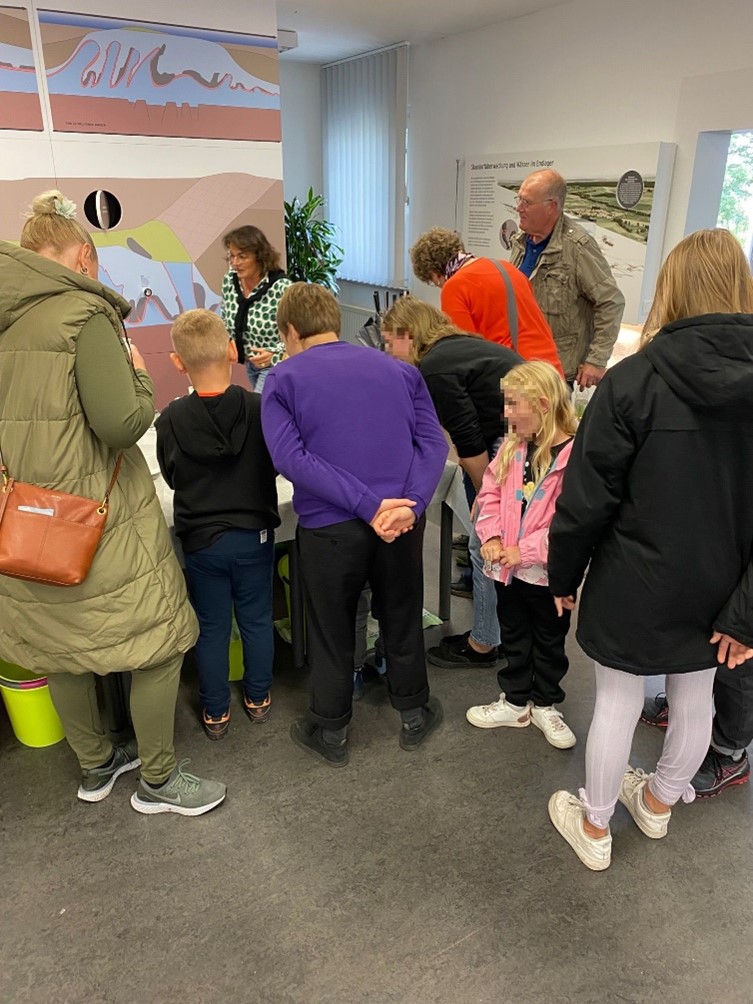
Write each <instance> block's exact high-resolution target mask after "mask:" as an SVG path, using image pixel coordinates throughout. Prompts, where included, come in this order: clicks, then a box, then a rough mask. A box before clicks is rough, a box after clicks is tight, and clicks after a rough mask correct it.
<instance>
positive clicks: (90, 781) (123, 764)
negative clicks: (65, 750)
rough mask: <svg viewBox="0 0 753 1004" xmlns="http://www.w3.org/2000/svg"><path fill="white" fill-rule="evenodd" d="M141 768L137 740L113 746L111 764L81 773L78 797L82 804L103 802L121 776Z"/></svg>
mask: <svg viewBox="0 0 753 1004" xmlns="http://www.w3.org/2000/svg"><path fill="white" fill-rule="evenodd" d="M140 766H141V760H139V754H138V749H137V747H136V740H135V739H129V740H128V742H127V743H126V744H125V745H124V746H113V749H112V756H111V757H110V762H109V763H108V764H106V765H105V766H104V767H92V768H91V769H89V770H84V771H82V772H81V784H80V785H79V788H78V797H79V799H80V800H81V801H82V802H101V801H102V799H103V798H107V796H108V795H109V794H110V792H111V791H112V786H113V785H114V784H115V782H116V781H117V779H118V778H119V777H120V775H121V774H125V773H126V771H129V770H136V768H137V767H140Z"/></svg>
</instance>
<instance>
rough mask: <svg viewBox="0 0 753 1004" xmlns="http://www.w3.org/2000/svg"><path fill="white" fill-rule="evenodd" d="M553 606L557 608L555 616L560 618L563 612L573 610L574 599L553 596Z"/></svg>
mask: <svg viewBox="0 0 753 1004" xmlns="http://www.w3.org/2000/svg"><path fill="white" fill-rule="evenodd" d="M554 605H555V607H556V608H557V616H558V617H561V616H562V614H563V612H564V611H565V610H575V597H574V596H555V597H554Z"/></svg>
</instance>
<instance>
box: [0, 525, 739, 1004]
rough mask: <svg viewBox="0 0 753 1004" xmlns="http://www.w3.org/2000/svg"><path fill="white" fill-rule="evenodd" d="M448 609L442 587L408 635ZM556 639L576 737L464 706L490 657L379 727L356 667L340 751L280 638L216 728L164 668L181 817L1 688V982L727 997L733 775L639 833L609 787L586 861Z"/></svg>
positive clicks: (648, 761)
mask: <svg viewBox="0 0 753 1004" xmlns="http://www.w3.org/2000/svg"><path fill="white" fill-rule="evenodd" d="M431 533H432V534H435V531H434V530H433V529H432V530H431ZM433 566H434V562H433V561H432V560H430V561H429V573H428V575H427V580H428V584H427V603H428V605H430V606H431V605H432V604H434V603H435V602H436V596H435V590H434V588H433V585H432V582H433V579H434V574H433ZM469 618H470V604H469V603H468V601H466V600H460V599H457V600H454V601H453V622H452V623H451V624H450V625H448V626H446V627H444V628H436V629H431V631H429V632H427V641H428V642H429V643H431V642H432V641H433V640H434V638H437V637H439V636H440V635H441V634H442V633H445V632H446V631H448V630H450V629H452V630H462V629H464V628H466V627H467V626H469V623H470V620H469ZM571 655H572V668H571V671H570V674H569V676H568V679H567V681H566V685H567V690H568V699H567V702H566V703H565V705H564V706H563V710H564V711H565V713H566V716H567V719H568V721H569V723H570V724H571V725H572V727H573V728H574V730H575V732H576V733H577V735H578V739H579V743H578V745H577V746H576V747H575V749H573V750H570V751H558V750H555V749H552V748H551V747H549V746H548V745H547V744H546V742H545V740H544V738H543V736H542V735H541V734H540V733H539V732H538V731H537V730H536V729H533V728H529V729H526V730H521V731H506V730H493V731H488V732H483V731H480V730H478V729H474V728H473V727H472V726H470V725H468V724H467V722H466V721H465V717H464V713H465V709H466V707H468V706H469V705H470V704H473V703H479V702H486V701H488V700H492V699H494V698H495V697H496V691H495V679H494V674H493V672H492V671H489V670H478V669H477V670H463V671H457V670H443V669H432V670H431V677H430V678H431V684H432V688H433V691H434V692H435V693H436V694H437V695H438V696H439V697H440V698H441V700H442V701H443V703H444V706H445V711H446V721H445V724H444V725H443V727H442V729H441V731H440V732H438V733H437V734H436V736H435V737H434V738H432V739H431V741H429V742H427V744H426V746H425V748H422V749H421V750H419V751H418V752H416V753H414V754H407V753H404V752H403V751H401V750H400V749H399V748H398V745H397V738H396V737H397V729H398V717H397V714H396V713H395V712H393V711H392V710H391V708H390V707H389V705H388V704H387V702H386V700H385V696H384V692H383V690H382V689H381V687H380V685H379V684H378V683H374V684H373V685H372V686H371V687H370V688H369V689H367V693H366V697H365V699H364V700H363V701H362V702H361V703H360V704H359V705H357V706H356V709H355V716H354V723H353V726H352V731H351V764H350V766H349V767H348V768H347V769H346V770H342V771H334V770H332V769H328V768H327V767H325V766H323V765H321V764H320V763H319V762H317V761H315V760H314V759H313V758H310V757H309V756H307V755H306V754H305V753H303V752H301V751H299V750H298V749H297V748H296V747H294V746H293V745H292V743H291V741H290V739H289V737H288V728H289V725H290V723H291V721H292V720H293V718H294V717H295V716H296V715H298V714H300V713H302V712H303V710H304V709H305V706H306V697H305V679H303V678H301V677H300V676H298V675H297V674H295V673H294V672H293V671H292V669H290V667H289V656H288V653H287V650H286V649H285V648H284V646H282V647H281V652H280V658H279V663H280V666H279V674H278V680H277V683H276V686H275V690H274V711H273V717H272V719H271V720H270V722H269V723H268V724H267V725H265V726H261V727H259V726H252V725H251V723H250V722H248V721H247V720H246V718H245V716H243V714H242V713H241V711H240V707H239V701H240V698H239V696H238V695H237V694H236V695H235V702H236V703H235V705H234V708H235V712H236V714H235V717H234V719H233V722H232V724H231V734H230V736H229V737H228V739H227V740H226V741H225V742H222V743H217V744H210V743H209V742H208V741H207V740H206V739H205V738H204V737H203V735H202V732H201V729H200V727H199V725H198V723H197V720H196V716H195V706H196V700H195V696H194V689H195V688H194V685H193V681H192V680H191V678H190V674H188V675H187V678H186V679H185V681H184V683H183V686H182V689H181V694H180V697H179V705H178V717H177V742H178V746H179V752H180V753H181V754H182V755H184V756H188V757H191V767H190V769H195V770H196V772H197V773H204V774H205V775H211V776H215V777H217V778H219V779H221V780H224V781H226V782H227V784H228V785H229V795H228V799H227V801H226V803H225V805H223V806H222V807H221V808H220V809H218V810H217V811H216V812H214V813H211V814H209V815H207V816H205V817H201V818H199V819H195V820H192V819H184V818H181V817H176V816H171V815H165V816H155V817H145V816H140V815H138V814H137V813H135V812H134V811H133V810H132V809H131V808H130V806H129V804H128V798H129V796H130V793H131V791H132V788H133V781H132V775H131V776H129V775H126V777H125V778H122V779H121V780H120V781H119V782H118V784H117V785H116V787H115V789H114V791H113V793H112V794H111V795H110V797H109V798H108V799H107V800H106V801H104V802H102V803H101V804H99V805H83V804H81V803H79V802H77V801H76V798H75V789H76V784H77V776H78V775H77V769H76V764H75V761H74V758H73V756H72V754H71V753H70V752H69V750H68V749H67V747H66V746H65V744H64V743H61V744H59V745H58V746H55V747H52V748H50V749H46V750H30V749H26V748H24V747H22V746H20V745H19V744H18V743H16V742H15V740H14V738H13V736H12V734H11V732H10V728H9V725H8V721H7V718H6V717H5V715H4V713H3V712H0V757H1V758H2V761H1V762H2V770H1V771H0V806H2V808H0V814H1V815H0V819H1V823H0V876H1V877H0V893H1V895H2V915H1V916H2V919H1V920H0V1001H2V1002H3V1004H5V1002H8V1004H10V1002H12V1004H20V1002H31V1004H47V1002H49V1004H53V1002H54V1004H79V1002H80V1004H99V1002H108V1004H142V1002H143V1004H152V1002H154V1004H172V1002H183V1004H194V1002H196V1004H198V1002H205V1001H206V1002H210V1001H211V1002H220V1004H224V1002H260V1004H268V1002H269V1004H288V1002H291V1004H303V1002H305V1004H320V1002H321V1004H325V1002H326V1004H361V1002H375V1004H381V1002H391V1001H399V1002H406V1004H433V1002H442V1004H444V1002H448V1004H450V1002H452V1004H458V1002H459V1004H466V1002H468V1004H471V1002H479V1004H486V1002H490V1004H491V1002H515V1004H539V1002H541V1004H545V1002H546V1004H570V1002H572V1004H576V1002H578V1004H603V1002H619V1004H625V1002H635V1004H638V1002H640V1004H643V1002H653V1001H657V1002H659V1001H662V1002H668V1004H673V1002H678V1004H680V1002H681V1004H717V1002H718V1004H751V1001H753V980H752V979H751V976H752V975H753V966H752V965H751V961H750V948H749V946H748V936H749V928H750V922H751V920H752V919H753V906H752V904H753V879H752V878H751V850H752V841H751V818H752V815H753V811H752V810H753V806H752V804H751V786H750V785H747V786H741V787H737V788H734V789H732V790H731V791H728V792H725V793H724V794H723V795H722V796H721V797H719V798H716V799H707V800H704V801H702V802H696V803H695V804H693V805H691V806H685V805H682V806H680V807H678V808H677V810H676V813H675V818H674V819H673V822H672V825H671V829H670V834H669V837H668V838H667V839H666V840H663V841H656V842H652V841H649V840H647V839H646V838H645V837H644V836H643V835H642V834H641V833H640V832H639V831H638V829H637V828H636V827H635V825H634V824H633V823H632V822H631V821H630V819H629V817H627V815H626V813H625V811H624V810H623V809H622V807H621V806H618V810H617V814H616V816H615V818H614V820H613V825H612V832H613V834H614V848H613V863H612V866H611V868H610V869H609V870H608V871H607V872H604V873H601V874H594V873H592V872H589V871H587V870H586V869H585V868H584V867H583V866H582V865H581V864H580V862H579V861H578V860H577V859H576V857H575V855H574V854H573V852H572V851H571V850H570V849H569V848H568V847H567V846H566V844H565V843H564V842H563V841H562V839H561V838H560V837H559V836H558V835H557V834H556V833H555V831H554V830H553V828H552V826H551V824H550V823H549V820H548V817H547V813H546V803H547V799H548V797H549V795H550V793H551V792H552V791H553V790H555V789H556V788H560V787H565V788H569V789H570V790H573V791H574V790H576V788H577V787H578V785H579V784H581V783H582V780H583V745H584V741H585V736H586V732H587V728H588V724H589V718H590V714H591V709H592V704H593V684H592V679H591V670H590V667H589V665H588V663H587V661H586V660H585V658H584V657H583V656H582V655H581V654H580V653H578V652H577V651H576V649H575V646H574V645H573V646H571ZM661 739H662V736H661V733H660V732H659V731H658V730H655V729H650V728H648V727H645V726H640V727H639V728H638V730H637V732H636V740H635V746H634V758H633V762H634V763H635V764H636V765H637V766H642V767H644V768H650V767H651V766H652V765H653V763H655V760H656V757H657V754H658V751H659V748H660V744H661Z"/></svg>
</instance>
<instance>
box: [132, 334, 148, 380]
mask: <svg viewBox="0 0 753 1004" xmlns="http://www.w3.org/2000/svg"><path fill="white" fill-rule="evenodd" d="M131 360H132V361H133V368H134V369H135V370H143V371H144V372H145V373H147V372H148V370H147V368H146V363H145V362H144V357H143V356H142V355H141V353H140V352H139V350H138V349H137V348H136V346H135V345H134V344H133V342H131Z"/></svg>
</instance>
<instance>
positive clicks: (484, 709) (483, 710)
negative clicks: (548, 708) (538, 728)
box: [465, 694, 531, 729]
mask: <svg viewBox="0 0 753 1004" xmlns="http://www.w3.org/2000/svg"><path fill="white" fill-rule="evenodd" d="M465 717H466V718H467V719H468V721H469V722H470V723H471V725H475V726H476V728H479V729H498V728H500V726H502V725H507V726H508V727H509V728H511V729H524V728H525V727H526V726H527V725H530V724H531V716H530V714H529V710H528V705H526V706H525V707H524V708H519V707H516V705H514V704H510V703H509V701H506V700H505V695H504V694H500V695H499V700H498V701H494V702H493V703H492V704H476V705H474V707H472V708H468V710H467V711H466V713H465Z"/></svg>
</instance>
